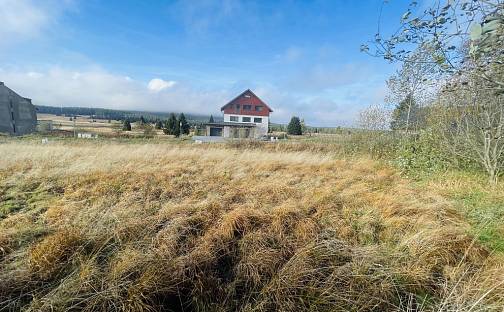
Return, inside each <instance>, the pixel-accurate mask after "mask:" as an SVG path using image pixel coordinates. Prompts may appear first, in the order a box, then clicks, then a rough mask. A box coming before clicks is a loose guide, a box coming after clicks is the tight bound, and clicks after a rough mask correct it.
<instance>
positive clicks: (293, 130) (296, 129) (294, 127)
mask: <svg viewBox="0 0 504 312" xmlns="http://www.w3.org/2000/svg"><path fill="white" fill-rule="evenodd" d="M287 133H288V134H293V135H301V134H303V129H302V128H301V121H300V120H299V117H296V116H294V117H292V118H291V120H290V122H289V125H288V126H287Z"/></svg>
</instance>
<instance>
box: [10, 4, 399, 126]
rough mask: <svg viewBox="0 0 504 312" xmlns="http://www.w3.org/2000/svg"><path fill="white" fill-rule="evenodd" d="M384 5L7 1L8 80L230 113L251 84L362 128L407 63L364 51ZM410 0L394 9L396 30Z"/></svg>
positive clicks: (280, 118) (41, 96)
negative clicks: (368, 110)
mask: <svg viewBox="0 0 504 312" xmlns="http://www.w3.org/2000/svg"><path fill="white" fill-rule="evenodd" d="M381 5H382V0H312V1H308V0H306V1H301V0H298V1H296V0H276V1H251V0H186V1H167V0H166V1H161V0H159V1H156V0H149V1H143V0H136V1H133V0H108V1H100V0H0V21H1V24H2V25H1V27H0V81H4V82H5V84H6V85H7V86H9V87H11V88H12V89H13V90H15V91H16V92H18V93H19V94H21V95H22V96H24V97H28V98H31V99H32V100H33V103H34V104H38V105H50V106H81V107H103V108H111V109H127V110H146V111H157V112H171V111H174V112H185V113H193V114H213V115H217V116H218V115H220V114H221V112H220V111H219V109H220V107H221V106H222V105H224V104H225V103H227V102H228V101H229V100H231V99H232V98H234V97H235V96H236V95H238V94H239V93H241V92H242V91H244V90H246V89H251V90H252V91H254V93H256V94H257V95H258V96H259V97H261V98H262V99H263V100H264V101H265V102H266V103H267V104H268V105H269V106H270V107H272V109H273V110H274V112H273V113H272V115H271V120H272V122H278V123H286V122H288V121H289V119H290V117H291V116H299V117H300V118H303V119H304V120H305V122H306V123H307V124H309V125H312V126H351V125H353V124H355V121H356V117H357V116H358V112H359V110H361V109H363V108H364V107H367V106H369V105H372V104H377V103H380V102H383V100H384V97H385V95H386V92H387V89H386V84H385V81H386V79H387V77H389V76H390V75H391V74H392V73H393V71H394V70H395V69H396V67H397V66H396V65H391V64H388V63H387V62H385V61H383V60H381V59H378V58H373V57H370V56H368V55H366V54H364V53H361V52H360V51H359V48H360V45H361V44H362V43H366V42H367V41H369V40H371V39H372V38H373V37H374V34H375V33H376V31H377V25H378V18H379V12H380V6H381ZM407 8H408V1H406V0H395V1H394V0H390V1H389V3H387V4H386V5H385V6H384V10H383V14H382V19H381V29H382V30H384V31H389V30H393V29H395V28H396V27H397V26H398V25H399V22H400V17H401V15H402V13H403V12H404V11H405V10H406V9H407Z"/></svg>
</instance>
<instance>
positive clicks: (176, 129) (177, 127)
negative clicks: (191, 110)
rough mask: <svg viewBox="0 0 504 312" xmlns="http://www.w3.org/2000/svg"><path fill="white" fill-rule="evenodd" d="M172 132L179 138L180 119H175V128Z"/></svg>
mask: <svg viewBox="0 0 504 312" xmlns="http://www.w3.org/2000/svg"><path fill="white" fill-rule="evenodd" d="M172 134H173V135H174V136H175V137H177V138H178V137H179V136H180V122H179V121H178V120H176V121H175V127H174V128H173V133H172Z"/></svg>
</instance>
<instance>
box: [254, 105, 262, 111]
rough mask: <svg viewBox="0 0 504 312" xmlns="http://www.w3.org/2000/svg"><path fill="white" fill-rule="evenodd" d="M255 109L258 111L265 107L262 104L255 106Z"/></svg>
mask: <svg viewBox="0 0 504 312" xmlns="http://www.w3.org/2000/svg"><path fill="white" fill-rule="evenodd" d="M255 110H256V111H257V112H262V110H263V107H262V106H256V107H255Z"/></svg>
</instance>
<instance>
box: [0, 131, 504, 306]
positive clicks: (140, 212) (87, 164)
mask: <svg viewBox="0 0 504 312" xmlns="http://www.w3.org/2000/svg"><path fill="white" fill-rule="evenodd" d="M318 140H319V141H320V140H322V139H318ZM132 142H133V141H132ZM132 142H129V143H128V142H124V141H116V142H113V141H111V140H108V141H106V140H94V141H92V140H88V141H86V140H81V141H77V140H74V139H61V140H52V141H51V142H49V144H41V143H40V140H38V139H37V140H31V139H4V140H2V141H1V143H0V155H1V158H0V281H1V283H0V311H9V310H26V311H67V310H72V311H75V310H83V311H112V310H122V311H159V310H163V311H502V310H503V307H504V274H503V273H504V259H503V255H502V250H500V249H499V247H496V246H497V245H495V244H496V243H495V242H496V240H493V241H492V242H489V241H485V239H484V236H482V235H480V234H481V232H478V231H480V228H479V226H480V224H479V223H475V222H474V220H475V218H474V217H471V215H470V213H467V211H465V210H464V209H465V208H461V207H466V208H467V207H469V206H468V205H465V206H464V205H462V206H461V205H460V203H461V201H460V200H458V199H457V196H459V195H460V194H465V192H466V191H467V190H469V189H473V188H475V187H476V186H475V185H478V187H479V189H478V192H479V193H478V194H480V197H479V199H480V200H481V198H485V200H488V201H490V199H489V198H487V197H484V195H481V194H485V192H486V190H485V188H484V187H482V186H481V185H482V184H477V183H475V182H474V181H473V180H470V179H469V178H467V179H466V178H464V177H463V176H459V175H456V174H453V175H444V176H443V177H442V178H434V177H433V178H431V179H430V180H428V181H423V182H421V183H420V182H417V181H413V180H409V179H407V178H405V177H404V176H402V175H401V174H400V173H399V172H398V170H397V169H395V168H394V167H392V166H389V165H388V164H387V163H386V162H383V161H380V160H375V159H372V158H370V157H368V156H363V155H362V156H360V155H357V156H356V155H353V156H348V155H344V154H343V153H340V152H338V151H337V150H336V148H334V149H331V148H330V147H331V146H333V145H331V144H325V145H323V146H324V149H320V148H318V147H320V146H322V145H319V143H318V142H312V141H309V140H306V141H302V140H298V141H296V140H293V141H291V142H287V143H278V144H271V143H259V142H256V143H254V144H252V143H243V142H242V143H235V144H227V145H226V144H222V145H217V144H214V145H193V144H187V143H182V144H175V143H170V142H156V143H154V142H153V141H152V140H144V141H140V142H137V141H135V142H134V143H132ZM471 181H473V182H474V183H473V182H471ZM471 183H473V184H471ZM478 187H476V188H478ZM467 192H468V191H467ZM491 193H492V194H493V195H492V196H493V198H494V200H501V199H502V197H499V196H502V194H504V191H503V190H502V186H495V189H493V190H492V192H491ZM471 194H474V193H471ZM466 199H467V198H466ZM476 200H478V199H476ZM462 202H463V201H462ZM493 220H498V219H497V218H495V217H494V218H493ZM495 231H497V232H498V231H502V224H500V225H499V224H497V225H495ZM497 243H498V241H497ZM492 244H493V245H492Z"/></svg>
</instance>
